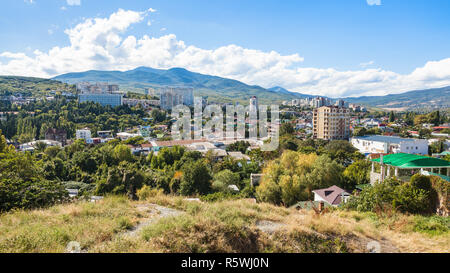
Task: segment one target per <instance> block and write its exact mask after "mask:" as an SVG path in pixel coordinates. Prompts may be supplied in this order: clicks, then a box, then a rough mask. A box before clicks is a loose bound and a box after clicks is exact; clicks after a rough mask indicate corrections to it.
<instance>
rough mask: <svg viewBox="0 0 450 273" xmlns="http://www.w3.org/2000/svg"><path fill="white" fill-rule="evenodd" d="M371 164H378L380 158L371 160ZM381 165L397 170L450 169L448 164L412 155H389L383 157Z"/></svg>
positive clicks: (440, 160) (443, 161)
mask: <svg viewBox="0 0 450 273" xmlns="http://www.w3.org/2000/svg"><path fill="white" fill-rule="evenodd" d="M372 161H373V162H380V158H377V159H372ZM383 164H386V165H390V166H395V167H399V168H405V169H408V168H409V169H411V168H450V162H448V161H445V160H442V159H439V158H434V157H427V156H422V155H413V154H404V153H398V154H390V155H386V156H383Z"/></svg>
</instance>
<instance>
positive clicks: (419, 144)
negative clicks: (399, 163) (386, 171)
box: [350, 135, 428, 155]
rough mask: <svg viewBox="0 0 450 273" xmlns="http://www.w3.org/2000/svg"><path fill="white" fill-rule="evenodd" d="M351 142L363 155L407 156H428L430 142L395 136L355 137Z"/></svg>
mask: <svg viewBox="0 0 450 273" xmlns="http://www.w3.org/2000/svg"><path fill="white" fill-rule="evenodd" d="M350 142H351V143H352V145H353V146H354V147H355V148H356V149H358V150H359V151H360V152H361V153H362V154H371V153H378V154H386V153H407V154H421V155H427V154H428V140H426V139H414V138H401V137H394V136H379V135H373V136H362V137H353V138H352V139H351V140H350Z"/></svg>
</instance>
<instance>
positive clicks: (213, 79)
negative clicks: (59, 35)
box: [53, 67, 302, 104]
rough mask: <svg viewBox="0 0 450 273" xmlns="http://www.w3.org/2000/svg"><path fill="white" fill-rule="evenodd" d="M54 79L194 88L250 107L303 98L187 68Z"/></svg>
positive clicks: (134, 87) (130, 87) (128, 87)
mask: <svg viewBox="0 0 450 273" xmlns="http://www.w3.org/2000/svg"><path fill="white" fill-rule="evenodd" d="M53 79H54V80H58V81H62V82H65V83H70V84H74V83H77V82H83V81H90V82H109V83H114V84H118V85H119V86H120V89H121V90H124V91H132V92H140V93H142V92H144V90H145V89H147V88H154V89H157V88H159V87H162V86H174V87H176V86H185V87H192V88H194V95H195V96H207V97H208V100H209V101H214V102H233V101H239V102H240V103H243V104H248V101H249V98H250V97H251V96H257V97H258V98H259V100H260V102H262V103H264V104H270V103H274V102H275V103H280V102H281V101H284V100H291V99H295V98H299V97H301V96H302V95H301V94H298V93H294V92H289V91H287V93H286V92H279V91H272V90H269V89H265V88H262V87H260V86H256V85H247V84H245V83H242V82H240V81H237V80H231V79H226V78H221V77H217V76H210V75H204V74H200V73H195V72H191V71H188V70H186V69H184V68H172V69H168V70H163V69H154V68H149V67H138V68H136V69H133V70H129V71H124V72H121V71H98V70H91V71H86V72H80V73H68V74H63V75H60V76H57V77H55V78H53Z"/></svg>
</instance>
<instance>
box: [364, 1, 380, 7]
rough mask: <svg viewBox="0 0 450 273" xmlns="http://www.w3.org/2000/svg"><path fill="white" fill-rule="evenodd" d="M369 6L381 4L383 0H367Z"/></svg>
mask: <svg viewBox="0 0 450 273" xmlns="http://www.w3.org/2000/svg"><path fill="white" fill-rule="evenodd" d="M366 1H367V4H368V5H369V6H380V5H381V0H366Z"/></svg>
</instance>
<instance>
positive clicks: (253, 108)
mask: <svg viewBox="0 0 450 273" xmlns="http://www.w3.org/2000/svg"><path fill="white" fill-rule="evenodd" d="M253 111H255V112H258V98H257V97H256V96H253V97H251V98H250V108H249V112H253Z"/></svg>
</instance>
